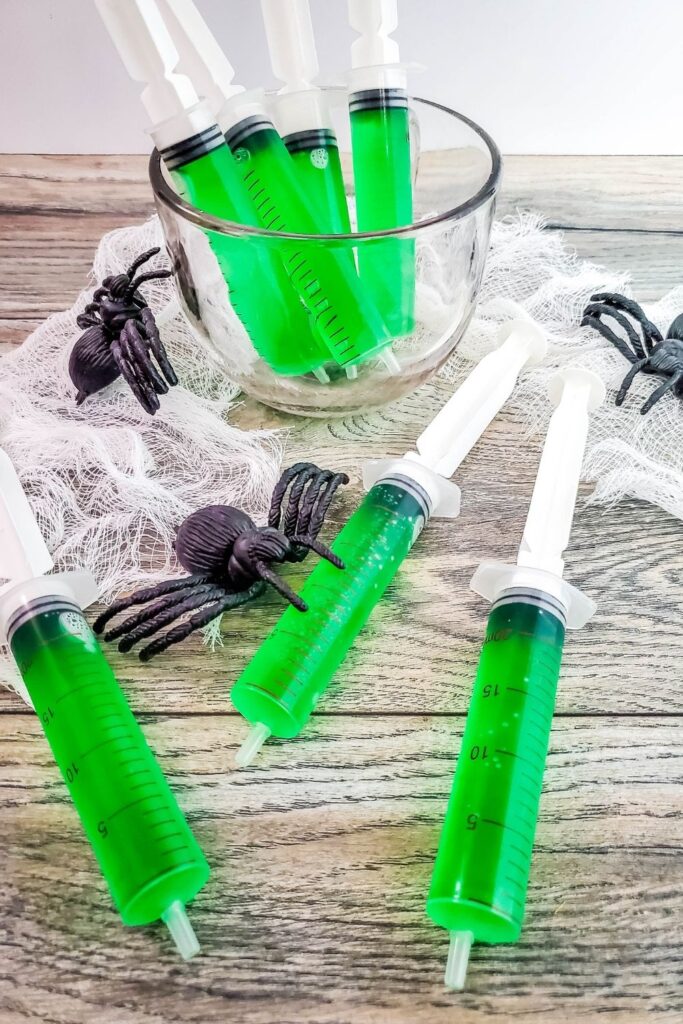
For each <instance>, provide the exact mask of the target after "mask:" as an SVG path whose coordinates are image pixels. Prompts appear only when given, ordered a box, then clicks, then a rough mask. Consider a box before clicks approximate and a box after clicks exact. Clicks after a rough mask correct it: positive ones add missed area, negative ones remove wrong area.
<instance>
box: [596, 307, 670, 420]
mask: <svg viewBox="0 0 683 1024" xmlns="http://www.w3.org/2000/svg"><path fill="white" fill-rule="evenodd" d="M625 314H627V315H625ZM601 316H610V317H612V319H613V320H614V321H615V322H616V323H617V324H618V325H619V327H621V328H622V330H623V331H624V332H625V334H626V338H627V340H628V344H627V342H626V341H625V340H624V339H623V338H620V337H619V335H618V334H616V333H615V332H614V330H613V329H612V327H611V326H610V325H609V324H606V323H605V322H604V321H603V320H601V319H600V317H601ZM629 316H630V317H632V318H633V319H634V320H635V321H636V322H637V323H638V324H639V325H640V329H641V333H642V336H643V337H642V339H641V338H640V337H639V335H638V331H637V330H636V328H635V327H634V326H633V324H632V323H631V321H630V320H629V319H628V317H629ZM581 326H582V327H583V326H585V327H592V328H594V330H596V331H599V333H600V334H601V335H602V336H603V338H607V340H608V341H610V342H611V343H612V344H613V345H614V346H615V348H617V349H618V350H619V352H621V354H622V356H624V358H625V359H628V361H629V363H631V364H632V366H631V369H630V370H629V371H628V373H627V374H626V376H625V377H624V380H623V382H622V385H621V387H620V388H619V391H618V393H617V397H616V404H617V405H621V403H622V402H623V401H624V399H625V397H626V394H627V392H628V389H629V388H630V387H631V384H632V383H633V381H634V379H635V376H636V374H637V373H640V372H641V371H642V372H643V373H653V374H657V375H658V376H660V377H665V378H667V379H666V380H665V383H664V384H661V385H660V386H659V387H658V388H655V390H654V391H653V392H652V394H651V395H650V397H649V398H648V400H647V401H646V402H645V403H644V405H643V407H642V409H641V410H640V411H641V413H642V414H643V415H645V413H647V412H649V411H650V409H651V408H652V406H653V405H654V404H655V402H658V401H659V399H660V398H662V397H663V395H665V394H666V393H667V391H671V392H672V393H673V394H674V395H675V396H676V397H677V398H681V397H683V313H681V314H680V315H679V316H677V317H676V319H675V320H674V321H673V323H672V324H671V326H670V327H669V330H668V331H667V332H666V338H662V335H661V332H660V331H659V329H658V328H657V327H656V326H655V325H654V324H653V323H652V321H651V320H648V318H647V316H646V315H645V313H644V312H643V310H642V309H641V308H640V306H639V305H638V303H637V302H634V300H633V299H627V298H626V297H625V296H624V295H617V294H612V293H611V292H598V294H597V295H592V296H591V301H590V303H589V304H588V305H587V306H586V308H585V309H584V311H583V319H582V321H581Z"/></svg>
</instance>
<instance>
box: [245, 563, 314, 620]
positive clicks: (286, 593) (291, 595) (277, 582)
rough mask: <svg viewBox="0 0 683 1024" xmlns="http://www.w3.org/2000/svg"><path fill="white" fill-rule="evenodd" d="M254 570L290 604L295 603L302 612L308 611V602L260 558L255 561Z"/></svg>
mask: <svg viewBox="0 0 683 1024" xmlns="http://www.w3.org/2000/svg"><path fill="white" fill-rule="evenodd" d="M254 571H255V572H256V575H257V576H258V577H259V578H260V579H262V580H265V581H266V583H270V585H271V587H274V588H275V590H277V592H278V593H279V594H281V595H282V596H283V597H284V598H285V600H287V601H289V603H290V604H293V605H294V607H295V608H297V609H298V610H299V611H300V612H307V611H308V605H307V604H306V602H305V601H302V600H301V598H300V597H299V595H298V594H297V593H295V592H294V591H293V590H292V588H291V587H290V586H289V584H288V583H286V582H285V581H284V580H283V579H282V578H281V577H280V576H278V575H277V573H275V572H273V570H272V569H270V568H269V567H268V566H267V565H266V563H265V562H262V561H260V560H259V561H257V562H255V563H254Z"/></svg>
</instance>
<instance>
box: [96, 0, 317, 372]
mask: <svg viewBox="0 0 683 1024" xmlns="http://www.w3.org/2000/svg"><path fill="white" fill-rule="evenodd" d="M96 3H97V8H98V10H99V12H100V14H101V16H102V19H103V21H104V23H105V25H106V27H107V30H108V32H109V34H110V36H111V38H112V40H113V42H114V45H115V46H116V48H117V50H118V51H119V54H120V56H121V59H122V61H123V63H124V65H125V67H126V69H127V71H128V73H129V74H130V76H131V78H133V79H134V80H135V81H136V82H140V83H143V84H144V90H143V92H142V97H141V99H142V102H143V105H144V106H145V109H146V110H147V113H148V114H149V117H150V119H151V122H152V126H153V127H152V130H151V134H152V137H153V139H154V141H155V143H156V145H157V148H158V149H159V152H160V154H161V157H162V159H163V161H164V163H165V164H166V167H167V168H168V171H169V173H170V175H171V177H172V178H173V180H174V182H175V184H176V187H177V189H178V191H179V193H180V194H181V195H182V196H183V197H185V198H186V199H187V200H188V201H189V202H191V203H192V204H193V205H194V206H196V207H197V209H199V210H203V211H204V212H206V213H209V214H213V215H214V216H217V217H222V218H224V219H227V220H232V221H238V222H239V223H242V224H250V225H252V226H253V227H258V226H259V223H260V222H259V218H258V215H257V212H256V207H255V204H254V202H253V200H252V198H251V197H250V196H249V194H248V192H247V189H246V187H245V184H244V181H243V178H242V174H241V171H240V168H239V167H238V166H237V164H236V162H235V159H234V157H233V155H232V153H231V151H230V149H229V148H228V146H227V144H226V142H225V138H224V136H223V132H222V131H221V129H220V128H219V127H218V125H217V124H216V119H215V117H214V115H213V113H212V111H211V109H210V106H209V104H208V103H206V102H200V100H199V95H198V94H197V91H196V89H195V88H194V85H193V83H192V82H191V81H190V80H189V78H187V77H186V76H185V75H182V74H179V73H178V71H177V66H178V63H179V61H180V56H179V54H178V51H177V49H176V47H175V44H174V42H173V39H172V37H171V35H170V33H169V31H168V28H167V27H166V24H165V22H164V19H163V18H162V16H161V13H160V11H159V8H158V6H157V3H156V2H155V0H96ZM160 212H161V213H162V215H163V213H164V211H163V209H161V210H160ZM207 237H208V240H209V244H210V245H211V248H212V250H213V252H214V254H215V256H216V259H217V260H218V263H219V266H220V268H221V272H222V274H223V276H224V278H225V281H226V284H227V286H228V292H229V296H230V303H231V305H232V307H233V309H234V311H235V313H236V314H237V316H238V318H239V320H240V321H241V323H242V325H243V327H244V329H245V330H246V332H247V334H248V335H249V337H250V338H251V341H252V343H253V345H254V348H255V350H256V352H257V353H258V354H259V355H260V356H261V358H262V359H263V360H264V361H265V362H266V363H268V365H269V366H271V367H272V369H274V370H276V371H277V372H278V373H281V374H283V375H295V374H305V373H309V372H312V373H315V374H316V376H318V377H319V379H320V380H321V381H322V382H324V383H326V382H327V381H328V379H329V378H328V377H327V374H326V373H325V371H324V370H323V369H322V367H323V364H324V363H325V362H326V361H327V360H328V359H329V355H328V353H327V349H326V347H325V346H324V345H323V344H322V342H321V341H319V340H318V339H316V337H315V335H314V333H313V331H312V328H311V322H310V317H309V315H308V314H307V312H306V310H305V309H304V308H303V306H302V304H301V301H300V299H299V296H298V295H297V294H296V292H295V291H294V289H293V288H292V286H291V283H290V281H289V277H288V275H287V274H286V273H285V269H284V267H283V266H282V263H281V261H280V260H279V259H278V258H277V255H276V254H275V253H273V252H272V250H271V249H269V248H268V247H267V246H266V245H259V244H256V243H254V244H252V243H249V242H246V241H244V240H240V239H238V238H232V237H230V236H228V235H222V234H218V233H216V232H210V233H208V234H207Z"/></svg>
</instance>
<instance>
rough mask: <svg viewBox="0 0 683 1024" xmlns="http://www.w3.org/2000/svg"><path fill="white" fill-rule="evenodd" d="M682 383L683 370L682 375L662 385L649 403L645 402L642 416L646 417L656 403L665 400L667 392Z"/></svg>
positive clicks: (677, 375) (653, 393) (651, 396)
mask: <svg viewBox="0 0 683 1024" xmlns="http://www.w3.org/2000/svg"><path fill="white" fill-rule="evenodd" d="M681 381H683V370H681V371H680V373H677V374H676V375H675V376H674V377H671V379H670V380H667V381H665V382H664V384H661V385H660V386H659V387H658V388H655V390H654V391H653V392H652V394H651V395H650V397H649V398H648V400H647V402H645V404H644V405H643V407H642V409H641V410H640V412H641V414H642V415H643V416H644V415H645V414H646V413H648V412H649V411H650V409H651V408H652V406H653V405H654V404H655V402H658V401H659V399H660V398H663V397H664V395H665V394H666V393H667V391H671V390H672V389H673V388H675V387H677V385H678V384H680V383H681Z"/></svg>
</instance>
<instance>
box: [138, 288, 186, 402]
mask: <svg viewBox="0 0 683 1024" xmlns="http://www.w3.org/2000/svg"><path fill="white" fill-rule="evenodd" d="M140 319H141V320H142V324H143V327H144V329H145V334H146V335H147V340H148V341H149V345H150V348H151V349H152V352H153V353H154V357H155V358H156V361H157V363H158V364H159V366H160V367H161V372H162V373H163V375H164V377H165V378H166V380H167V381H168V383H169V384H170V385H171V387H175V385H176V384H177V383H178V378H177V376H176V372H175V370H174V369H173V367H172V366H171V361H170V360H169V358H168V353H167V352H166V349H165V348H164V343H163V342H162V340H161V335H160V334H159V328H158V327H157V324H156V320H155V319H154V314H153V313H152V310H151V309H150V308H149V306H146V307H145V308H144V309H141V310H140Z"/></svg>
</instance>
